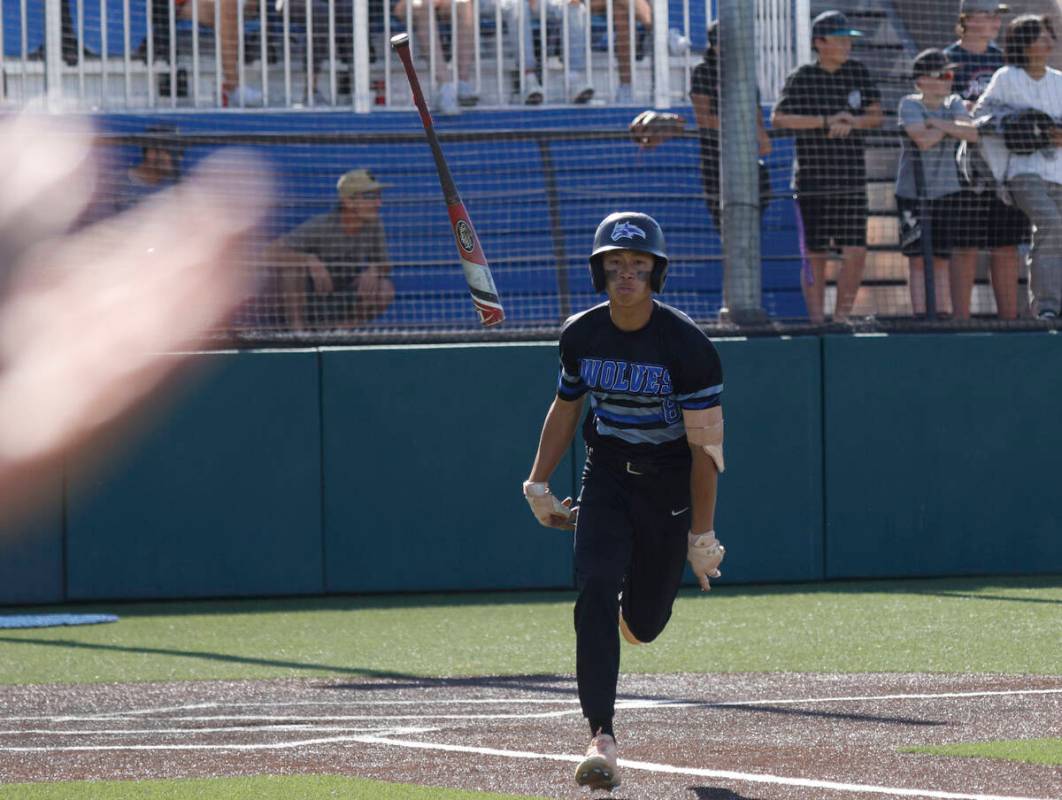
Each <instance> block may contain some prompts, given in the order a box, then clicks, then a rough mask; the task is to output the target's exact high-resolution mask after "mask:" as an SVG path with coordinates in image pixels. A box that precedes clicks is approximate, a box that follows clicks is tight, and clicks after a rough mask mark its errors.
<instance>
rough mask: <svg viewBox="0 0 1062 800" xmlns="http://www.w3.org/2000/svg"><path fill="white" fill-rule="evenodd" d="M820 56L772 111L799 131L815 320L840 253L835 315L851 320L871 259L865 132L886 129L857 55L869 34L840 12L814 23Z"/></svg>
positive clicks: (792, 78)
mask: <svg viewBox="0 0 1062 800" xmlns="http://www.w3.org/2000/svg"><path fill="white" fill-rule="evenodd" d="M811 35H812V46H813V47H814V49H815V51H816V54H817V59H816V61H815V63H813V64H804V65H802V66H800V67H797V68H796V69H795V70H794V71H793V72H792V73H790V74H789V76H788V77H787V78H786V83H785V86H784V87H783V89H782V94H781V96H780V97H779V99H778V102H777V103H776V104H775V107H774V111H773V112H772V114H771V124H772V125H773V127H775V128H787V129H789V130H792V131H794V132H795V134H796V162H795V164H794V170H793V189H794V194H795V197H796V201H797V209H798V211H799V214H800V220H801V228H802V231H803V247H804V255H805V258H806V262H807V267H808V268H807V269H805V270H802V274H801V285H802V287H803V289H804V300H805V302H806V304H807V309H808V318H809V319H810V321H811V322H813V323H816V324H819V323H822V322H823V320H824V318H825V314H824V306H825V295H826V262H827V260H828V258H829V252H830V249H831V247H839V248H840V249H841V257H842V265H841V271H840V274H839V276H838V279H837V304H836V308H835V310H834V314H833V318H834V320H835V321H837V322H843V321H846V320H847V319H848V315H849V314H850V313H851V311H852V306H853V305H854V304H855V297H856V292H858V291H859V284H860V282H861V281H862V278H863V267H864V265H865V263H866V255H867V248H866V243H867V186H866V183H867V181H866V163H865V159H864V153H865V144H864V140H863V139H864V137H863V132H864V131H866V130H870V129H873V128H878V127H880V126H881V122H882V113H881V102H880V101H881V93H880V92H879V90H878V87H877V86H876V85H875V84H874V82H873V81H872V80H871V77H870V72H869V71H868V70H867V68H866V67H865V66H864V65H863V64H862V63H860V62H859V61H856V60H855V59H853V58H851V57H850V56H851V50H852V40H853V39H854V38H857V37H859V36H862V33H861V32H860V31H857V30H854V29H853V28H852V26H851V25H850V24H849V23H848V18H847V17H846V16H845V15H844V14H842V13H841V12H839V11H826V12H823V13H822V14H819V16H817V17H816V18H815V19H814V21H813V22H812V27H811Z"/></svg>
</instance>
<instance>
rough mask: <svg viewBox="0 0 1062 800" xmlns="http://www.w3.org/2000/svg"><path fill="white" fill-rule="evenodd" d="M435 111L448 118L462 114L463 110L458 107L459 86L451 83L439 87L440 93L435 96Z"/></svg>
mask: <svg viewBox="0 0 1062 800" xmlns="http://www.w3.org/2000/svg"><path fill="white" fill-rule="evenodd" d="M435 110H436V111H437V112H438V113H440V114H442V115H444V116H447V117H452V116H453V115H454V114H460V113H461V109H460V108H458V106H457V84H455V83H453V82H452V81H451V82H449V83H444V84H442V85H441V86H439V91H438V93H437V94H436V95H435Z"/></svg>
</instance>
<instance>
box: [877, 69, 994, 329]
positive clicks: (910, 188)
mask: <svg viewBox="0 0 1062 800" xmlns="http://www.w3.org/2000/svg"><path fill="white" fill-rule="evenodd" d="M954 68H955V65H954V64H951V63H949V62H948V59H947V58H946V57H945V55H944V53H943V52H942V51H941V50H933V49H930V50H923V51H922V52H921V53H919V54H918V56H917V57H916V58H915V60H914V66H913V69H912V73H913V76H914V84H915V88H916V89H917V90H918V92H917V93H916V94H909V95H907V96H906V97H904V98H903V99H902V100H900V105H899V109H898V110H897V125H898V126H899V128H900V130H902V131H903V132H904V133H905V134H907V135H906V136H904V137H903V138H901V140H900V143H901V147H902V151H901V153H900V164H899V169H898V170H897V173H896V208H897V210H899V212H900V243H901V246H902V249H903V253H904V255H905V256H907V259H908V263H909V265H910V271H911V278H910V290H911V306H912V308H913V310H914V313H915V314H916V315H922V314H925V313H926V285H925V272H924V270H925V262H924V259H923V255H922V254H923V253H924V250H923V244H924V243H923V241H922V237H923V235H924V234H925V231H924V228H923V224H922V223H923V219H922V212H923V204H922V199H923V198H924V199H925V200H926V201H928V202H926V203H925V210H926V212H927V213H928V216H929V221H930V223H931V226H930V238H931V239H932V242H931V244H932V248H933V250H932V252H933V277H934V287H935V290H936V291H935V294H936V310H937V311H938V312H941V313H947V312H948V311H949V306H950V307H952V308H954V317H955V318H956V319H969V317H970V294H971V292H972V291H973V282H974V273H975V268H976V259H977V250H976V249H975V248H976V245H977V237H976V234H975V233H974V231H973V230H971V228H970V225H969V221H968V220H967V219H966V218H965V215H964V213H963V212H964V209H963V205H962V202H963V195H962V184H961V183H960V182H959V170H958V167H957V165H956V163H955V150H956V146H957V145H958V142H959V141H967V142H976V141H977V128H975V127H974V125H973V121H972V120H971V119H970V114H969V112H968V111H967V110H966V105H965V103H964V102H963V100H962V98H961V97H959V96H958V95H957V94H952V92H951V85H952V80H953V78H954V74H953V70H954ZM919 161H920V162H921V169H922V178H921V181H919V180H918V178H917V177H916V174H915V173H916V170H917V169H918V166H919V163H918V162H919ZM919 183H921V186H919ZM949 296H950V298H949Z"/></svg>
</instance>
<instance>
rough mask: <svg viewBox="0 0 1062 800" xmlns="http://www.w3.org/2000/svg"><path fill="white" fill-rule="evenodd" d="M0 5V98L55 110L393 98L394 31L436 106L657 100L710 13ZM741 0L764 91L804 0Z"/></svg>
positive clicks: (677, 84)
mask: <svg viewBox="0 0 1062 800" xmlns="http://www.w3.org/2000/svg"><path fill="white" fill-rule="evenodd" d="M0 2H2V7H3V12H4V13H2V14H0V41H3V42H4V45H5V46H4V47H2V48H0V74H2V80H0V103H3V104H5V105H8V106H25V105H30V104H34V103H38V104H43V105H45V106H46V107H47V108H49V109H51V110H56V111H58V110H69V109H77V110H98V111H110V110H152V109H168V108H169V109H174V108H181V109H189V108H203V109H208V108H223V107H228V108H232V109H240V108H261V107H266V108H271V109H307V108H345V109H347V110H354V111H356V112H361V113H366V112H370V111H372V110H373V109H376V108H396V107H397V108H403V107H407V106H409V105H410V99H409V92H408V87H407V86H406V84H405V79H404V77H403V75H402V71H401V68H400V65H399V64H398V61H397V59H395V58H393V57H392V55H391V52H390V48H389V47H388V46H387V42H388V39H389V38H390V36H391V35H392V34H393V33H397V32H399V31H400V30H406V31H409V32H410V33H411V34H412V35H411V40H412V47H413V50H414V53H415V55H417V56H418V69H419V70H421V72H422V80H423V82H424V83H425V85H426V86H428V87H431V88H430V89H429V91H430V92H431V93H432V95H433V97H434V98H435V100H436V103H437V106H438V105H440V102H441V104H442V105H445V98H440V95H442V94H444V92H449V91H452V90H451V89H446V90H444V89H443V88H442V87H443V85H444V84H448V83H449V84H454V85H455V86H456V87H457V90H458V91H457V95H458V97H457V102H458V105H459V106H460V105H470V104H472V103H473V102H475V103H477V104H478V105H479V106H480V107H485V108H493V107H505V106H512V105H522V104H524V103H525V102H530V101H534V100H535V99H538V98H541V101H544V104H546V105H563V104H567V103H571V102H574V101H584V102H585V101H589V102H592V103H594V104H598V105H606V104H607V105H611V104H616V103H619V104H630V105H636V106H642V107H645V106H648V105H653V106H655V107H657V108H666V107H669V106H671V105H675V104H685V103H686V102H687V98H688V93H689V88H690V84H689V80H690V78H689V75H690V70H691V68H692V67H693V66H694V65H695V64H696V63H697V61H698V60H699V52H698V51H699V49H700V48H702V47H703V45H704V40H705V33H704V29H703V27H702V26H706V25H707V22H708V21H709V20H711V19H712V18H713V16H714V2H713V0H648V3H646V0H640V2H641V5H639V2H635V0H630V1H629V2H626V1H625V0H600V2H598V0H583V2H582V3H575V4H573V3H572V2H570V1H569V0H534V5H532V1H531V0H437V2H435V5H434V12H433V13H430V12H429V11H428V9H429V8H431V7H432V5H431V4H432V2H433V0H399V2H398V3H397V4H394V5H393V4H392V0H386V2H385V6H386V7H385V8H384V9H382V11H383V13H382V14H381V13H379V11H380V10H381V9H376V13H374V14H371V13H370V7H369V0H281V1H280V2H277V0H245V1H244V2H242V3H240V2H235V0H217V2H214V3H209V4H208V3H206V2H203V0H43V2H42V3H35V2H33V0H0ZM753 2H755V3H756V9H757V12H756V13H757V28H756V32H757V50H758V53H757V70H758V72H757V77H758V81H759V84H760V92H761V96H762V99H763V101H764V102H770V101H771V100H773V99H774V98H775V97H776V96H777V93H778V91H779V90H780V88H781V86H782V83H783V82H784V79H785V75H786V74H787V73H788V72H789V71H790V70H791V69H792V68H793V66H795V65H796V64H797V63H799V62H800V61H801V60H803V59H805V58H806V57H807V48H806V45H807V44H808V43H809V42H807V41H806V40H807V39H808V35H807V27H808V20H807V16H808V3H809V0H753ZM646 7H648V8H649V9H651V14H650V15H649V16H648V18H646V16H645V8H646ZM206 8H212V12H211V13H209V14H207V13H204V10H205V9H206ZM395 11H398V12H399V13H394V12H395ZM5 27H6V28H7V30H5ZM233 28H235V36H232V35H231V34H229V33H228V32H229V31H231V30H232V29H233ZM219 31H222V32H223V33H224V34H226V35H221V36H219V35H218V32H219ZM628 53H629V55H627V54H628ZM455 56H456V57H455ZM627 80H629V81H630V87H629V89H625V88H624V87H623V85H622V84H623V83H625V82H626V81H627ZM589 90H592V98H590V97H589V95H590V94H591V92H590V91H589ZM536 94H537V97H536ZM473 98H478V100H475V101H474V100H473ZM449 110H453V109H452V107H451V108H450V109H449Z"/></svg>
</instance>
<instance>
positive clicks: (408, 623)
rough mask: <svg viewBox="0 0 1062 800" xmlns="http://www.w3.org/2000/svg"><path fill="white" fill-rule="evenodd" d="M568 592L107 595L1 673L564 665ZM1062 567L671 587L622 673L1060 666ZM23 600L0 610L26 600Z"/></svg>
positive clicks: (31, 636) (14, 679) (6, 642)
mask: <svg viewBox="0 0 1062 800" xmlns="http://www.w3.org/2000/svg"><path fill="white" fill-rule="evenodd" d="M573 600H574V595H573V594H572V593H570V592H539V593H505V594H501V593H499V594H467V595H401V596H397V595H396V596H374V597H325V598H295V599H269V600H253V599H249V600H236V601H226V602H172V603H114V604H107V605H100V604H93V605H91V606H88V605H85V606H80V605H77V606H63V607H55V606H52V607H46V608H41V609H35V610H39V611H45V612H56V611H77V612H97V611H99V612H113V613H116V614H118V615H119V616H120V617H121V619H120V620H119V621H118V622H117V623H112V624H105V625H92V626H83V627H64V628H40V629H21V630H0V683H3V684H30V683H56V682H60V683H94V682H129V681H169V680H202V679H238V678H258V679H260V678H280V677H285V678H288V677H301V678H325V677H333V676H334V677H350V676H393V677H406V676H416V677H421V676H458V675H506V674H510V675H511V674H542V673H546V674H555V673H571V672H572V671H573V669H574V645H575V639H574V633H573V630H572V614H571V606H572V602H573ZM1060 605H1062V577H1060V576H1054V577H1037V578H985V579H949V580H905V581H873V582H869V581H868V582H849V583H818V584H801V585H789V586H760V587H733V586H726V585H725V584H723V585H720V586H718V587H717V588H715V589H713V591H712V592H711V593H710V594H708V595H704V594H701V593H699V592H696V591H694V590H684V591H683V592H682V594H681V595H680V597H679V600H678V601H677V603H676V606H675V612H674V615H673V617H672V620H671V623H670V625H669V626H668V628H667V630H666V631H665V632H664V634H663V635H662V636H661V637H660V638H659V639H657V640H656V641H655V642H654V643H653V644H652V646H650V647H641V648H628V647H626V646H625V650H624V656H623V658H624V664H623V669H624V671H625V672H628V673H630V672H666V673H673V672H728V671H761V672H775V671H798V672H922V671H926V672H959V673H970V672H998V673H1011V674H1021V673H1034V674H1057V672H1058V661H1057V657H1056V656H1057V653H1056V648H1055V647H1054V643H1056V642H1058V641H1060V640H1062V615H1060V614H1059V613H1058V612H1059V606H1060ZM31 610H33V609H25V608H19V609H8V610H6V611H5V610H3V609H0V613H8V612H10V613H15V612H17V613H28V612H30V611H31Z"/></svg>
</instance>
